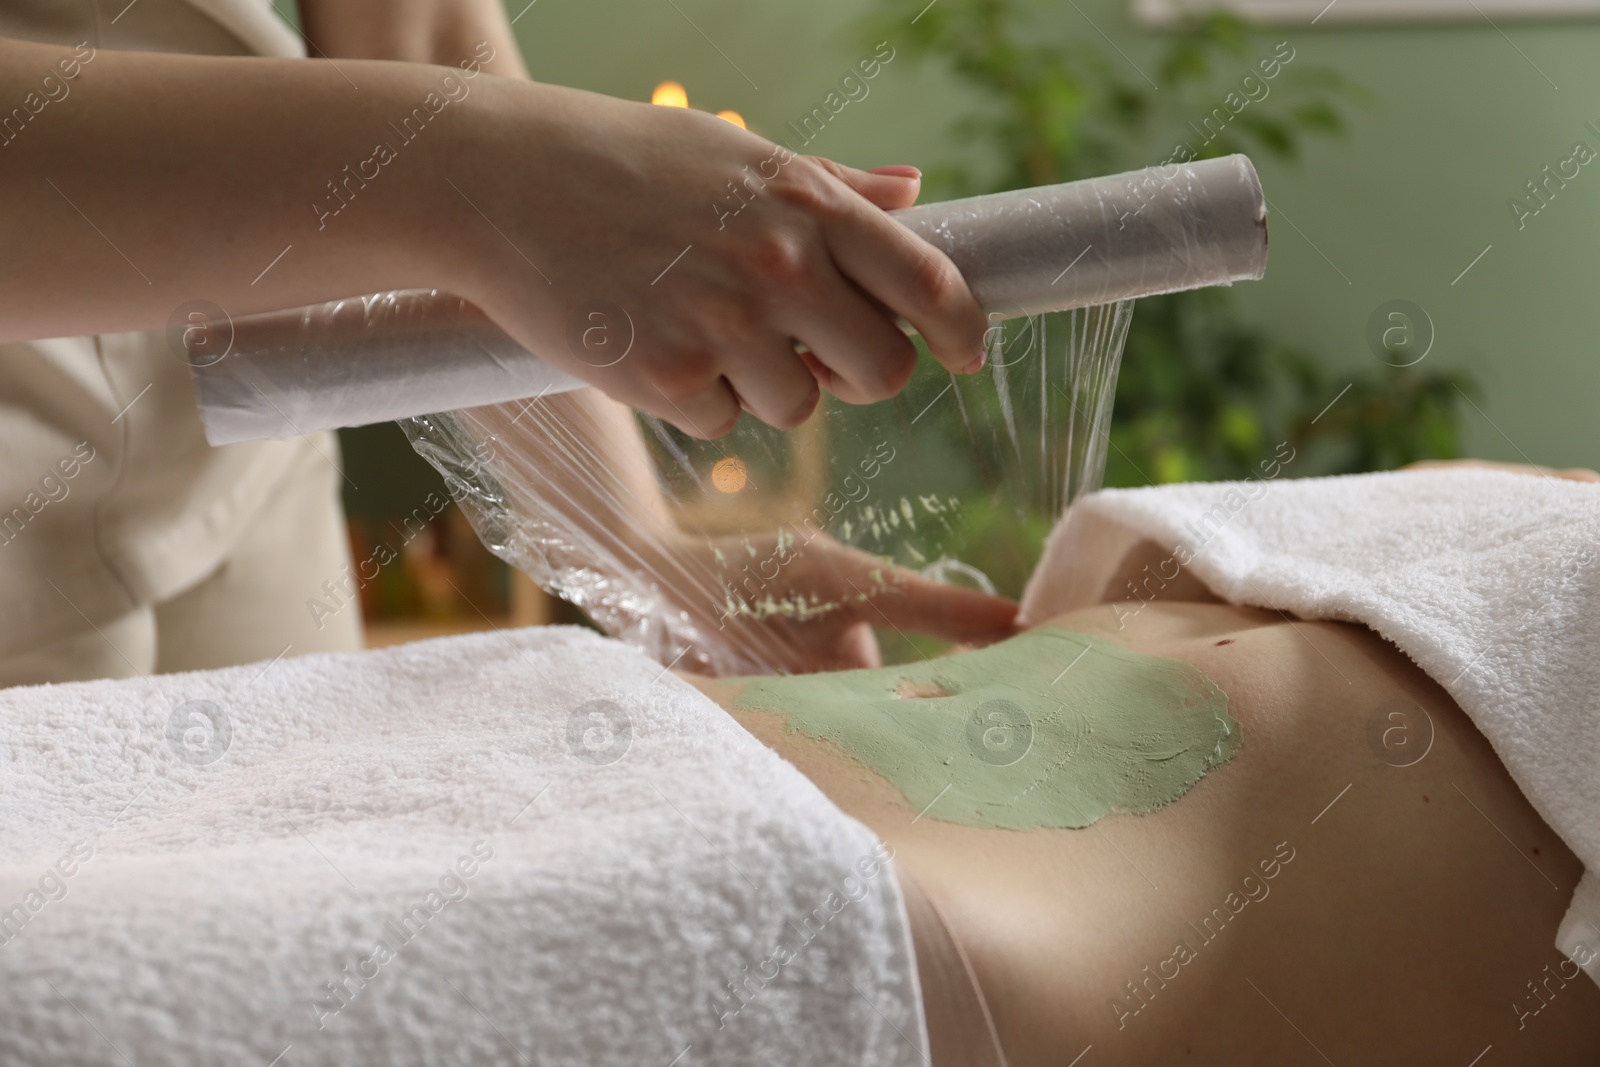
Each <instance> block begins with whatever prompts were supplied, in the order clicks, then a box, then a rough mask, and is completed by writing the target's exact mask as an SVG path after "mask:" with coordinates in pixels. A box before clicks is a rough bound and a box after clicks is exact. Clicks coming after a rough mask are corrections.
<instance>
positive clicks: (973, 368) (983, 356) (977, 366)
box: [961, 352, 989, 374]
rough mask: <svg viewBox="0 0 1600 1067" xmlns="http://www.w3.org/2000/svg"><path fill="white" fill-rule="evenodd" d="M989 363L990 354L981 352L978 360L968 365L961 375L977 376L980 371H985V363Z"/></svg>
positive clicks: (962, 369)
mask: <svg viewBox="0 0 1600 1067" xmlns="http://www.w3.org/2000/svg"><path fill="white" fill-rule="evenodd" d="M988 361H989V354H988V353H987V352H979V353H978V358H977V359H975V360H973V361H972V362H971V363H968V364H967V365H966V366H965V367H962V368H961V373H962V374H977V373H978V372H979V371H981V370H982V369H983V365H984V364H985V363H987V362H988Z"/></svg>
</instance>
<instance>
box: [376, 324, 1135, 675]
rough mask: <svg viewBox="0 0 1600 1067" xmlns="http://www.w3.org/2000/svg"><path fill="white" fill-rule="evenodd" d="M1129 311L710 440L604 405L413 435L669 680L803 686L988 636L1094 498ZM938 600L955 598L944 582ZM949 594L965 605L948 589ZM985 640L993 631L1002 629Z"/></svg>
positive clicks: (462, 492)
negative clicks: (968, 367)
mask: <svg viewBox="0 0 1600 1067" xmlns="http://www.w3.org/2000/svg"><path fill="white" fill-rule="evenodd" d="M1131 314H1132V305H1131V303H1128V302H1119V303H1116V304H1113V305H1107V306H1100V307H1093V308H1086V309H1079V310H1074V311H1069V312H1063V313H1056V314H1050V315H1036V316H1028V317H1024V318H1021V319H1017V320H1013V321H1010V322H1007V323H1005V324H1004V325H997V326H996V327H995V328H993V329H992V330H991V331H990V338H989V349H990V352H989V361H988V364H987V365H986V367H985V368H984V370H983V371H981V372H979V373H978V374H975V375H962V376H958V375H951V374H949V373H948V372H945V371H943V370H942V369H940V368H939V367H938V365H937V364H936V363H934V362H933V361H932V360H931V359H924V360H922V361H921V363H920V369H919V371H918V373H917V374H916V375H915V376H914V377H913V379H912V381H911V383H910V385H908V386H907V388H906V389H905V390H904V391H903V392H902V393H901V394H900V395H898V396H896V397H895V398H893V399H892V400H888V401H884V402H882V403H879V404H874V405H869V406H864V407H851V406H848V405H844V404H840V403H837V402H835V401H833V400H832V399H831V398H827V397H825V398H824V403H823V405H822V406H821V407H820V408H819V410H818V412H817V413H816V414H815V415H814V416H813V417H812V418H811V419H810V420H809V421H808V422H807V423H806V424H804V425H803V426H801V427H799V428H797V429H795V430H791V431H787V432H783V431H777V430H774V429H772V428H771V427H768V426H766V425H764V424H762V423H760V422H757V421H756V420H754V419H752V418H750V417H748V416H747V417H746V418H744V419H743V420H741V422H740V424H739V425H738V426H737V427H736V428H735V430H734V432H733V433H732V434H730V435H728V436H727V437H724V438H721V439H719V440H717V441H710V442H706V441H698V440H694V439H692V438H689V437H687V436H685V435H683V434H681V433H679V432H678V431H677V430H675V429H674V428H672V427H671V426H669V425H667V424H665V423H662V422H660V421H658V420H656V419H653V418H649V417H642V416H636V415H634V414H633V413H631V412H628V411H627V410H626V409H622V408H620V407H619V406H617V405H615V404H612V403H611V402H610V401H608V400H606V399H605V398H604V397H602V396H600V395H599V394H598V393H597V392H596V391H594V390H585V391H582V392H577V393H569V394H564V395H560V396H545V397H542V398H540V399H538V400H536V401H533V402H531V403H513V404H505V405H496V406H489V407H483V408H475V409H471V410H464V411H455V412H450V413H446V414H441V415H430V416H420V417H415V418H411V419H408V420H405V421H403V422H402V426H403V427H404V428H405V429H406V432H407V434H408V436H409V437H410V438H411V441H412V443H413V445H414V446H415V447H416V449H417V451H418V452H419V453H421V454H422V455H423V456H424V457H426V458H427V459H428V460H429V461H430V462H432V463H433V464H434V465H435V466H436V467H437V468H438V469H439V470H440V471H442V472H443V473H444V475H445V477H446V479H447V482H448V484H449V486H450V490H451V495H452V496H453V497H454V498H455V499H456V501H457V502H458V503H459V504H460V505H461V506H462V507H463V508H464V509H465V511H466V512H467V514H468V516H469V518H470V519H471V521H472V523H473V526H474V527H475V529H476V530H477V532H478V534H479V536H480V537H481V538H482V539H483V541H484V543H485V544H486V545H488V546H489V548H490V549H491V550H492V551H494V552H495V553H496V554H497V555H499V556H500V557H501V558H503V559H505V560H506V561H507V562H509V563H510V564H512V565H513V566H515V567H517V568H519V569H521V570H523V571H524V572H526V573H527V574H529V575H531V576H532V578H533V579H534V580H535V581H536V582H538V584H540V585H541V586H543V587H544V588H546V589H548V590H550V591H552V592H554V593H555V594H557V595H559V596H561V597H564V598H565V599H567V600H569V601H571V602H573V603H575V604H577V605H579V606H581V607H582V608H583V609H585V611H587V613H588V614H589V615H590V616H591V617H592V618H593V619H594V620H595V621H596V622H597V623H598V624H599V625H600V626H601V627H602V628H603V629H604V630H606V631H607V632H608V633H611V634H613V635H614V636H617V637H620V638H622V639H623V640H626V641H628V642H629V643H631V644H633V645H635V646H637V647H638V648H640V649H642V650H643V651H645V652H646V653H648V654H650V655H652V656H654V657H655V658H657V659H658V660H659V661H660V662H661V663H663V664H664V665H674V666H677V667H680V668H688V669H692V670H695V671H699V672H703V673H711V674H735V673H749V672H799V671H806V670H814V669H821V668H826V667H836V666H855V665H863V664H865V663H870V662H872V659H873V655H874V653H873V652H872V651H871V648H870V642H869V643H868V645H867V646H866V647H864V646H863V642H867V641H868V639H867V637H866V633H865V628H866V627H867V626H871V627H873V628H875V629H876V632H877V637H878V639H879V640H880V641H881V643H882V647H883V650H884V653H885V654H886V656H887V658H889V659H891V660H895V659H900V660H903V659H908V658H917V657H920V656H923V655H926V654H929V653H930V652H931V651H933V648H932V647H930V645H929V644H927V643H926V642H925V641H924V640H922V639H920V638H918V637H917V636H916V635H917V634H918V633H919V632H928V631H930V630H931V631H934V632H937V633H940V634H942V635H943V636H945V637H946V638H950V639H955V640H960V639H961V638H962V636H963V630H964V628H967V627H970V629H971V631H972V633H973V634H974V635H977V634H979V633H981V632H982V629H983V626H984V625H985V617H986V616H989V617H992V615H993V609H994V605H995V603H996V602H994V601H991V600H989V599H988V598H987V597H982V596H979V595H978V593H979V592H999V593H1002V594H1012V595H1014V594H1016V593H1017V592H1019V591H1020V588H1021V586H1022V583H1023V582H1024V580H1025V579H1026V576H1027V575H1028V573H1029V572H1030V571H1031V569H1032V566H1033V564H1034V562H1035V560H1036V558H1037V554H1038V551H1039V549H1040V546H1041V543H1042V539H1043V536H1044V533H1045V531H1046V530H1047V529H1048V527H1049V525H1050V523H1051V521H1052V520H1053V519H1054V517H1055V516H1056V515H1057V514H1058V513H1059V511H1060V510H1061V508H1062V507H1063V506H1064V505H1065V504H1066V503H1067V502H1068V501H1069V500H1071V499H1072V498H1073V497H1075V496H1076V495H1077V494H1079V493H1081V492H1084V491H1086V490H1089V489H1093V488H1095V487H1097V486H1098V484H1099V480H1100V476H1101V474H1102V473H1103V471H1104V468H1105V448H1106V440H1107V439H1106V429H1107V424H1108V421H1109V418H1110V411H1111V400H1112V395H1113V393H1114V391H1115V383H1116V375H1117V368H1118V364H1119V361H1120V357H1121V353H1122V345H1123V341H1124V338H1125V336H1126V332H1127V327H1128V322H1129V319H1130V316H1131ZM933 583H941V584H940V585H939V586H934V584H933ZM942 583H953V584H955V585H957V586H965V587H967V588H969V589H971V590H973V591H974V592H972V593H971V594H968V595H969V597H970V600H969V601H966V602H964V601H963V600H961V598H960V597H961V594H959V593H957V594H953V595H943V596H937V597H930V596H929V595H927V594H928V593H929V591H930V589H934V588H938V589H940V590H945V591H946V592H947V587H946V586H944V585H943V584H942ZM990 624H991V625H992V618H991V619H990Z"/></svg>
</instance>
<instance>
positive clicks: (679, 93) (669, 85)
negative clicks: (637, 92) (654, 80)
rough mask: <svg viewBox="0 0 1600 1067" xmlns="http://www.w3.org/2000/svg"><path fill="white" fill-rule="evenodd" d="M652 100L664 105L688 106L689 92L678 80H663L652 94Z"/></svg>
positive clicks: (654, 102) (653, 102)
mask: <svg viewBox="0 0 1600 1067" xmlns="http://www.w3.org/2000/svg"><path fill="white" fill-rule="evenodd" d="M650 102H651V103H652V104H659V105H660V106H662V107H688V106H689V93H688V91H687V90H685V89H684V87H683V86H681V85H679V84H678V83H677V82H662V83H661V84H660V85H658V86H656V91H655V92H653V93H651V94H650Z"/></svg>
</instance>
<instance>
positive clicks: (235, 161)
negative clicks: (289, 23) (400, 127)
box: [0, 39, 482, 340]
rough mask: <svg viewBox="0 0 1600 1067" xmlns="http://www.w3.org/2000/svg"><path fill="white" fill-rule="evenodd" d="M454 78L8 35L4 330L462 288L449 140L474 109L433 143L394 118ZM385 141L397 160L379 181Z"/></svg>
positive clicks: (2, 102) (2, 162)
mask: <svg viewBox="0 0 1600 1067" xmlns="http://www.w3.org/2000/svg"><path fill="white" fill-rule="evenodd" d="M64 63H65V66H63V64H64ZM64 71H65V72H66V73H68V74H70V73H74V72H75V73H76V77H66V76H64V73H63V72H64ZM449 73H450V72H449V71H446V70H443V69H441V68H439V67H429V66H423V65H413V64H400V63H373V62H362V61H341V62H340V63H339V64H338V66H337V67H335V66H334V65H333V64H332V63H328V62H306V61H302V60H280V59H254V58H251V59H244V58H212V57H198V56H174V55H161V54H151V53H134V52H114V51H110V50H105V49H101V50H98V51H96V50H93V49H90V48H87V47H83V48H80V49H79V50H77V51H76V52H75V51H74V50H73V49H70V48H61V47H56V46H47V45H37V44H30V43H23V42H18V41H12V40H3V39H0V247H3V248H5V249H6V250H7V254H6V255H5V256H3V257H0V339H6V340H20V339H26V338H33V337H49V336H58V335H65V334H81V333H101V332H111V331H117V330H131V329H148V328H155V327H159V326H162V325H165V324H166V322H167V320H168V318H169V316H170V315H171V314H172V312H173V311H174V309H176V308H177V307H178V306H179V305H181V304H184V303H186V302H188V301H191V300H196V299H205V300H209V301H212V302H214V303H216V304H218V305H220V306H221V307H222V308H223V309H224V310H226V311H227V312H228V313H230V314H235V315H237V314H246V313H249V312H252V311H265V310H270V309H274V308H283V307H293V306H297V305H301V304H308V303H314V302H317V301H320V300H327V299H331V298H334V297H339V296H350V295H358V294H362V293H369V292H377V291H381V290H385V289H398V288H412V287H440V288H450V287H451V286H452V284H453V283H454V282H455V281H456V280H457V278H458V277H460V276H461V274H462V273H463V271H462V269H461V268H462V267H464V265H459V266H458V265H457V264H454V263H452V262H451V261H450V256H449V255H448V254H447V250H448V249H449V248H450V247H451V241H450V239H449V235H450V234H451V232H452V231H453V230H459V228H460V227H461V225H462V224H463V222H464V221H466V218H467V216H468V215H469V214H470V211H471V209H470V206H469V205H467V204H465V203H463V202H462V199H461V198H460V197H459V196H456V195H455V194H454V193H452V191H451V189H450V186H449V184H448V183H447V182H446V180H445V177H444V174H443V171H442V163H443V161H444V160H445V159H446V158H447V156H448V153H447V152H446V151H443V149H446V148H447V146H448V143H449V139H450V136H451V134H452V132H453V126H454V124H455V123H456V121H457V119H458V118H459V115H455V114H451V113H450V109H451V108H452V107H454V108H456V109H457V111H458V112H459V111H462V110H464V107H463V106H462V105H461V104H456V103H451V104H450V105H448V106H446V107H445V108H443V109H442V111H441V112H439V113H438V114H437V115H433V116H431V120H430V121H429V123H428V125H427V127H426V128H423V129H422V132H421V133H420V134H419V135H418V136H417V138H416V143H411V144H407V143H404V142H401V141H400V139H399V137H397V135H396V133H395V132H394V131H393V130H392V129H391V128H390V123H391V121H393V120H394V119H395V118H396V117H397V116H404V115H407V114H410V113H411V111H412V109H413V108H414V107H416V106H418V105H420V104H422V102H423V101H424V99H425V98H426V97H427V96H428V94H429V93H430V92H434V93H437V92H438V90H439V82H440V79H441V77H442V76H443V75H446V74H449ZM462 73H464V72H461V71H457V72H456V74H458V75H459V74H462ZM481 81H482V76H481V75H480V77H479V79H478V83H481ZM464 84H468V85H471V84H474V83H472V82H465V83H464ZM40 101H44V103H43V104H42V105H41V104H40ZM13 109H15V110H13ZM420 125H421V124H420V123H419V127H420ZM383 141H387V142H390V143H396V142H399V147H398V150H397V153H396V155H397V158H395V159H394V160H393V161H392V162H391V163H389V164H387V165H384V166H382V167H381V169H380V171H379V173H377V176H376V177H375V178H373V179H372V180H362V179H361V178H360V176H359V174H357V169H358V168H359V167H360V166H361V165H362V163H363V161H366V160H368V159H369V158H370V157H372V155H373V152H374V146H375V145H376V144H377V143H379V142H383ZM347 167H348V168H350V169H349V170H346V168H347ZM369 173H370V171H369ZM351 175H356V177H355V178H354V179H351V177H350V176H351ZM330 183H332V184H331V185H330ZM319 205H320V206H319ZM334 209H340V210H338V211H337V213H336V214H334V213H332V212H333V210H334ZM280 256H281V258H280Z"/></svg>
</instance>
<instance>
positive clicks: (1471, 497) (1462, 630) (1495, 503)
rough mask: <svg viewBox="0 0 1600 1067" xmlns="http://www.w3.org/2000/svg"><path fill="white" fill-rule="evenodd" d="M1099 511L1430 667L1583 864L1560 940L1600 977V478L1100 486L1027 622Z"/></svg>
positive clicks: (1499, 475)
mask: <svg viewBox="0 0 1600 1067" xmlns="http://www.w3.org/2000/svg"><path fill="white" fill-rule="evenodd" d="M1108 523H1109V524H1111V525H1112V527H1113V528H1115V527H1122V528H1124V529H1126V530H1128V531H1131V532H1133V533H1136V534H1138V535H1140V536H1143V537H1147V538H1150V539H1152V540H1154V541H1156V542H1158V543H1160V544H1161V545H1163V546H1164V547H1166V548H1169V549H1177V548H1178V547H1179V546H1182V547H1183V549H1184V552H1185V553H1186V554H1193V557H1194V558H1193V560H1192V562H1190V563H1188V564H1187V569H1188V570H1190V571H1191V572H1192V573H1193V574H1194V575H1195V576H1196V577H1197V578H1199V579H1200V580H1201V581H1203V582H1204V583H1205V584H1206V585H1207V586H1208V587H1210V588H1211V590H1212V591H1213V592H1215V593H1216V594H1217V595H1218V596H1221V597H1222V598H1224V599H1226V600H1228V601H1230V602H1232V603H1235V604H1248V605H1254V606H1257V607H1265V608H1277V609H1280V610H1283V611H1289V612H1293V613H1294V614H1296V615H1299V616H1301V617H1303V618H1308V619H1340V620H1344V621H1347V622H1358V623H1362V624H1364V625H1366V626H1368V627H1370V628H1371V629H1373V630H1375V631H1376V632H1377V633H1379V634H1380V635H1382V636H1383V637H1385V638H1387V639H1388V640H1389V641H1392V642H1393V643H1394V644H1395V645H1396V646H1397V647H1399V648H1400V649H1401V651H1403V652H1405V653H1406V654H1407V655H1409V656H1410V657H1411V658H1412V659H1413V660H1415V661H1416V662H1417V664H1418V665H1419V666H1420V667H1421V668H1422V669H1423V670H1425V671H1427V672H1428V674H1429V675H1430V676H1431V677H1432V678H1433V679H1434V681H1436V682H1438V683H1439V684H1440V685H1441V686H1443V687H1444V688H1445V690H1446V691H1447V692H1449V694H1450V695H1451V696H1452V697H1453V698H1455V700H1456V702H1457V703H1458V704H1460V706H1461V708H1462V709H1463V710H1464V711H1465V712H1466V713H1467V714H1468V715H1469V716H1470V717H1471V718H1472V721H1473V722H1474V723H1475V724H1476V725H1477V727H1478V729H1479V730H1481V731H1482V732H1483V734H1484V736H1485V737H1487V738H1488V740H1489V743H1490V744H1491V745H1492V746H1493V747H1494V750H1495V752H1496V753H1498V754H1499V756H1500V759H1501V760H1502V761H1504V763H1505V765H1506V769H1507V770H1508V771H1509V772H1510V773H1511V777H1512V778H1513V779H1514V780H1515V781H1516V783H1517V784H1518V785H1519V786H1520V787H1521V788H1522V791H1523V793H1525V794H1526V795H1527V797H1528V800H1529V801H1530V802H1531V803H1532V804H1533V806H1534V808H1535V809H1536V810H1537V811H1538V812H1539V814H1540V815H1541V816H1543V817H1544V819H1545V821H1546V822H1547V823H1549V824H1550V826H1551V828H1552V829H1554V830H1555V831H1556V833H1558V834H1559V835H1560V836H1561V839H1562V840H1563V841H1565V842H1566V843H1567V846H1568V847H1569V848H1571V849H1572V851H1573V852H1574V853H1576V854H1577V856H1578V858H1579V859H1581V860H1582V861H1583V864H1584V867H1585V869H1586V873H1585V875H1584V878H1583V881H1582V882H1581V883H1580V885H1579V887H1578V891H1577V892H1576V894H1574V897H1573V902H1572V905H1571V908H1570V910H1569V911H1568V913H1567V917H1566V920H1565V921H1564V922H1563V923H1562V925H1561V928H1560V931H1559V933H1558V935H1557V940H1556V944H1557V947H1558V948H1559V949H1560V950H1561V951H1562V952H1564V953H1566V954H1567V955H1568V956H1569V957H1570V958H1572V959H1573V960H1574V961H1575V962H1576V963H1578V964H1579V965H1583V966H1584V968H1585V970H1586V971H1587V972H1588V973H1589V975H1590V977H1592V978H1594V979H1595V980H1596V982H1600V873H1597V872H1600V655H1597V650H1600V485H1595V484H1591V483H1581V482H1572V481H1564V480H1559V479H1554V478H1545V477H1535V476H1531V475H1527V474H1512V473H1508V472H1504V471H1493V470H1477V469H1470V470H1469V469H1444V470H1422V471H1409V472H1395V473H1388V474H1368V475H1356V476H1350V477H1342V478H1308V479H1302V480H1295V481H1271V482H1269V481H1262V480H1253V481H1247V482H1222V483H1211V484H1193V485H1173V486H1161V487H1157V488H1147V489H1132V490H1108V491H1105V492H1101V493H1096V494H1094V495H1093V496H1090V497H1086V498H1084V499H1082V500H1080V501H1079V502H1078V503H1077V504H1076V505H1075V507H1074V508H1073V511H1072V513H1071V514H1069V515H1068V517H1067V519H1066V520H1065V521H1063V522H1062V523H1061V524H1059V525H1058V527H1057V528H1056V530H1055V531H1054V532H1053V533H1052V534H1051V538H1050V541H1049V543H1048V544H1047V545H1046V548H1045V555H1044V559H1043V561H1042V562H1041V564H1040V566H1039V568H1038V569H1037V570H1036V571H1035V573H1034V575H1033V578H1032V580H1031V582H1030V584H1029V587H1028V589H1027V591H1026V594H1025V595H1024V598H1023V611H1022V614H1023V617H1024V618H1025V619H1029V620H1034V621H1037V620H1039V619H1043V618H1047V617H1049V616H1050V615H1051V614H1054V613H1056V612H1057V611H1060V610H1063V609H1065V608H1066V607H1069V606H1076V605H1074V604H1070V603H1069V602H1068V601H1070V599H1071V598H1072V597H1074V596H1076V595H1078V591H1079V590H1080V589H1081V588H1082V583H1081V581H1078V582H1074V581H1073V580H1071V579H1070V578H1068V577H1067V576H1068V575H1069V574H1071V573H1072V572H1073V571H1074V569H1075V568H1074V546H1075V545H1076V544H1082V543H1084V541H1085V539H1086V538H1089V537H1092V536H1094V533H1093V531H1094V530H1095V528H1096V527H1100V528H1101V529H1103V528H1104V524H1108ZM1167 577H1169V578H1170V577H1171V576H1170V574H1169V575H1167ZM1113 596H1116V594H1113ZM1117 599H1120V597H1117ZM1130 604H1132V606H1135V607H1136V606H1137V604H1136V602H1130Z"/></svg>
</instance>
